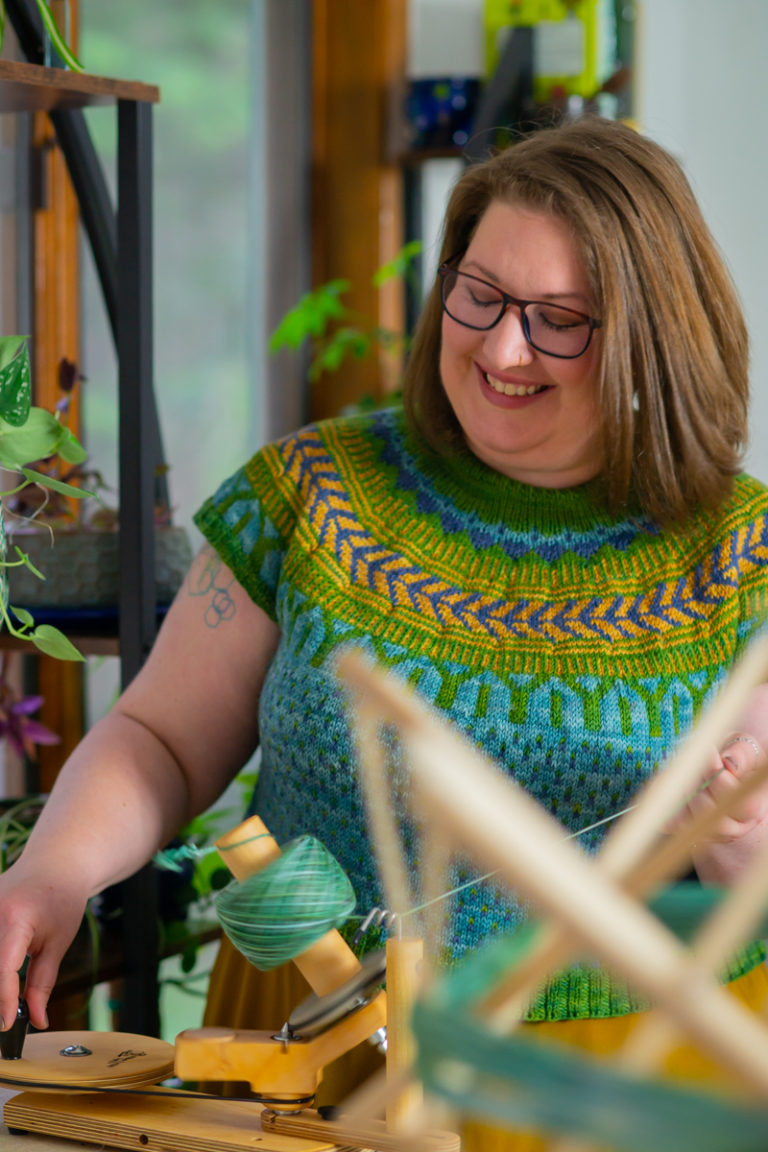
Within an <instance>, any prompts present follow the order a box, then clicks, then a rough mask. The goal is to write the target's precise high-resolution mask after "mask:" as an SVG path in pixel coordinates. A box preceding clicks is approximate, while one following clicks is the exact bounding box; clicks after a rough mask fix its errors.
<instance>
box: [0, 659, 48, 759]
mask: <svg viewBox="0 0 768 1152" xmlns="http://www.w3.org/2000/svg"><path fill="white" fill-rule="evenodd" d="M42 703H43V697H42V696H23V697H22V696H19V695H18V693H16V692H14V690H13V689H12V688H11V687H10V685H9V684H8V683H7V682H6V681H5V680H3V679H0V740H7V741H8V743H9V744H10V746H11V748H13V749H14V750H15V751H16V752H18V754H19V755H20V756H28V757H29V758H30V760H35V759H36V758H37V745H38V744H58V743H59V737H58V736H57V735H56V733H55V732H51V730H50V728H46V727H45V725H44V724H41V723H40V722H39V720H33V719H32V718H31V713H32V712H37V710H38V708H39V707H40V705H41V704H42Z"/></svg>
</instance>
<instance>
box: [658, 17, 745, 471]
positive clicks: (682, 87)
mask: <svg viewBox="0 0 768 1152" xmlns="http://www.w3.org/2000/svg"><path fill="white" fill-rule="evenodd" d="M638 31H639V37H638V46H639V53H638V84H637V118H638V121H639V123H640V126H641V127H642V128H643V130H644V131H646V132H647V133H648V134H649V135H650V136H652V137H653V138H654V139H656V140H658V141H659V142H660V143H662V144H664V145H665V146H666V147H668V148H669V149H670V150H671V151H673V152H674V153H675V155H676V156H677V157H678V159H679V160H680V161H681V162H682V164H683V166H684V168H685V170H686V172H687V174H688V176H689V178H690V180H691V183H692V184H693V187H694V191H695V192H696V194H697V196H698V198H699V201H700V203H701V205H702V207H703V209H704V214H705V216H706V218H707V220H708V222H709V225H710V227H711V228H712V230H713V232H714V234H715V237H716V238H717V240H718V243H719V244H720V247H721V249H722V251H723V254H724V256H725V258H726V261H727V263H728V265H729V267H730V269H731V272H732V274H733V277H734V279H735V281H736V285H737V288H738V289H739V293H740V295H741V298H742V302H743V304H744V308H745V312H746V315H747V321H748V324H749V327H750V333H751V337H752V388H753V403H752V420H751V447H750V452H749V456H748V458H747V468H748V470H749V471H751V472H753V473H754V474H755V475H756V476H759V477H760V479H761V480H764V481H768V443H766V441H765V431H766V429H767V428H768V325H766V323H765V312H766V308H768V283H767V282H766V275H765V265H766V255H767V253H768V227H766V224H765V216H766V205H767V204H768V155H767V154H766V148H765V139H766V123H765V120H766V111H767V109H768V67H766V56H765V45H766V43H768V3H766V0H728V3H727V4H724V3H722V0H642V4H641V18H640V22H639V29H638Z"/></svg>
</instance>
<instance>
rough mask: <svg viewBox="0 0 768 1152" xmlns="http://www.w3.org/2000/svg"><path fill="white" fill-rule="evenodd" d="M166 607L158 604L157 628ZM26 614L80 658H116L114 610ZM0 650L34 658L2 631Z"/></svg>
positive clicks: (33, 611)
mask: <svg viewBox="0 0 768 1152" xmlns="http://www.w3.org/2000/svg"><path fill="white" fill-rule="evenodd" d="M168 608H169V605H168V604H158V606H157V620H156V626H157V628H159V627H160V625H161V624H162V622H163V619H164V618H165V615H166V613H167V611H168ZM29 612H30V613H31V614H32V616H33V617H34V619H35V623H36V624H52V625H53V626H54V628H58V629H59V630H60V631H61V632H63V633H64V635H65V636H66V637H67V639H68V640H71V641H72V643H73V644H74V645H75V647H76V648H78V649H79V650H80V651H81V652H82V654H83V655H84V656H119V655H120V637H119V634H118V633H119V620H118V615H117V609H115V611H114V614H112V613H111V612H106V611H105V612H103V613H97V614H95V615H94V614H93V613H89V612H87V611H83V612H82V613H78V612H76V611H74V610H72V609H70V610H69V611H64V612H62V613H61V615H58V614H57V613H56V612H54V611H52V610H51V609H46V610H45V611H42V610H41V609H35V608H30V609H29ZM0 651H5V652H25V653H26V654H27V655H28V656H34V655H35V653H36V649H35V648H34V647H33V646H32V645H31V644H30V642H29V640H19V639H17V638H16V637H15V636H11V635H10V633H9V632H7V631H5V629H3V630H2V631H0Z"/></svg>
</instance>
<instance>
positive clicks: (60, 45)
mask: <svg viewBox="0 0 768 1152" xmlns="http://www.w3.org/2000/svg"><path fill="white" fill-rule="evenodd" d="M35 3H36V4H37V10H38V12H39V13H40V18H41V20H42V21H43V28H44V29H45V33H46V35H47V36H48V37H49V39H50V42H51V44H52V46H53V48H54V49H55V50H56V52H58V54H59V56H60V57H61V59H62V61H63V63H64V64H66V66H67V68H71V70H72V71H73V72H82V71H83V66H82V64H81V63H80V61H79V60H78V58H77V56H75V54H74V52H73V51H72V50H71V48H70V47H69V45H68V44H67V42H66V40H65V39H64V37H63V36H62V34H61V31H60V30H59V26H58V24H57V23H56V21H55V19H54V16H53V13H52V12H51V9H50V8H49V7H48V4H47V3H46V0H35ZM5 21H6V11H5V3H4V0H0V48H2V46H3V39H4V36H5Z"/></svg>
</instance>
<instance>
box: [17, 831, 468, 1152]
mask: <svg viewBox="0 0 768 1152" xmlns="http://www.w3.org/2000/svg"><path fill="white" fill-rule="evenodd" d="M216 847H217V849H218V850H219V852H220V854H221V856H222V859H223V860H224V861H225V863H226V864H227V867H228V868H229V870H230V871H231V872H232V874H233V876H234V878H235V880H236V881H237V882H240V883H242V882H244V881H245V880H246V879H247V878H248V877H250V876H252V875H254V874H255V873H256V872H258V871H259V870H261V869H264V868H266V867H267V866H268V865H269V864H270V863H271V862H272V861H274V860H276V859H277V858H278V857H279V856H280V848H279V846H278V844H277V842H276V841H275V840H274V839H273V838H272V837H271V836H270V835H269V833H268V831H267V829H266V828H265V826H264V824H263V823H262V821H261V820H260V819H259V818H258V817H251V818H250V819H249V820H246V821H245V823H244V824H242V825H240V826H239V827H237V828H235V829H233V830H232V831H231V832H229V833H227V835H226V836H224V837H222V839H221V840H219V841H218V842H217V845H216ZM389 943H390V944H392V943H393V941H390V942H389ZM392 955H393V953H392V952H390V949H389V946H388V949H387V958H386V960H385V957H384V953H383V952H377V953H372V954H370V955H369V956H367V957H366V958H365V959H364V960H363V961H362V962H361V961H360V960H359V959H358V958H357V956H356V955H355V954H354V952H353V951H352V949H351V948H350V947H349V946H348V945H347V944H346V942H345V941H344V939H343V938H342V936H341V935H340V934H339V932H338V931H336V930H335V929H332V930H330V931H325V932H324V934H323V935H321V936H320V938H319V939H317V940H315V942H314V943H312V944H310V946H309V947H307V948H306V949H305V950H304V951H303V952H301V954H299V955H297V956H294V957H293V958H292V960H293V963H295V964H296V965H297V967H298V968H299V969H300V971H301V972H302V974H303V975H304V977H305V978H306V980H307V981H308V983H309V985H310V987H311V988H312V995H311V996H310V997H309V998H308V999H307V1000H305V1001H304V1002H303V1003H302V1004H300V1005H299V1006H298V1007H297V1008H296V1010H295V1011H294V1012H293V1013H292V1014H291V1016H290V1017H289V1019H288V1021H287V1022H285V1023H284V1024H283V1025H282V1027H280V1028H279V1030H277V1031H275V1032H268V1031H255V1030H243V1031H237V1030H232V1029H225V1028H199V1029H191V1030H188V1031H184V1032H182V1033H180V1035H179V1036H177V1038H176V1043H175V1046H174V1045H171V1044H168V1043H166V1042H164V1041H162V1040H156V1039H153V1038H150V1037H145V1036H136V1035H128V1034H123V1033H99V1032H72V1033H48V1032H39V1033H34V1034H32V1035H26V1033H27V1025H28V1016H27V1012H26V1005H25V1004H24V1002H23V1000H22V1001H20V1004H19V1013H18V1017H17V1020H16V1022H15V1023H14V1026H13V1027H12V1028H11V1029H10V1030H9V1031H8V1032H6V1033H4V1034H2V1041H1V1045H2V1046H1V1047H0V1055H1V1056H2V1060H0V1084H3V1085H4V1086H5V1087H10V1088H16V1087H18V1088H19V1089H21V1090H22V1091H20V1092H19V1094H18V1095H15V1096H13V1097H11V1099H10V1100H9V1101H8V1102H7V1103H6V1105H5V1108H4V1112H3V1119H4V1122H5V1124H6V1125H7V1126H8V1128H9V1129H10V1130H11V1131H12V1132H37V1133H47V1134H51V1135H57V1136H59V1137H65V1138H70V1139H74V1140H80V1141H87V1142H91V1143H96V1144H106V1145H108V1146H111V1147H117V1148H129V1149H135V1148H144V1149H148V1150H149V1152H167V1150H168V1149H169V1148H173V1149H179V1150H182V1149H183V1150H187V1149H189V1150H190V1152H198V1150H199V1152H237V1150H240V1149H254V1147H258V1149H259V1152H294V1150H295V1152H324V1150H326V1149H328V1150H331V1149H339V1148H344V1149H346V1148H349V1149H352V1148H361V1147H376V1148H380V1149H388V1148H391V1149H395V1148H397V1149H399V1148H401V1147H403V1145H402V1143H401V1142H399V1140H398V1138H397V1136H396V1135H395V1134H393V1133H391V1132H390V1131H388V1129H387V1126H386V1125H385V1123H384V1122H383V1121H382V1122H379V1121H371V1122H366V1123H365V1124H364V1125H361V1124H356V1125H354V1126H353V1127H352V1128H348V1127H347V1126H345V1124H344V1120H343V1117H342V1118H339V1119H337V1120H334V1121H326V1120H323V1119H322V1118H321V1117H320V1116H319V1115H318V1113H317V1112H314V1111H312V1110H311V1106H312V1104H313V1102H314V1097H315V1093H316V1091H317V1087H318V1084H319V1082H320V1079H321V1077H322V1072H323V1068H324V1067H325V1065H326V1064H328V1063H330V1062H331V1061H332V1060H335V1059H336V1058H337V1057H338V1056H341V1055H343V1054H344V1053H345V1052H348V1051H350V1050H351V1049H352V1048H354V1047H355V1046H356V1045H357V1044H359V1043H361V1042H363V1041H365V1040H369V1039H370V1040H372V1042H374V1043H379V1044H380V1045H381V1046H382V1047H385V1043H386V1042H385V1036H386V1025H387V999H386V993H385V992H384V991H383V988H382V984H383V983H384V982H385V980H386V976H387V964H388V963H390V962H391V956H392ZM390 1011H391V1006H390ZM172 1075H175V1076H177V1077H178V1078H180V1079H181V1080H184V1081H194V1082H197V1083H200V1084H201V1085H202V1087H203V1088H204V1086H205V1083H206V1082H207V1081H216V1082H222V1081H237V1082H245V1083H247V1084H248V1085H250V1088H251V1091H252V1092H253V1094H254V1099H253V1100H250V1099H249V1100H234V1099H225V1098H222V1097H213V1096H208V1095H205V1094H204V1093H203V1092H190V1091H183V1090H177V1089H173V1088H164V1087H162V1086H161V1082H162V1081H164V1080H166V1079H168V1078H169V1077H170V1076H172ZM419 1147H420V1148H424V1149H427V1150H430V1152H458V1148H459V1140H458V1137H456V1136H455V1135H454V1134H452V1133H439V1132H430V1133H428V1134H427V1135H426V1136H425V1137H423V1138H422V1139H421V1140H420V1143H419Z"/></svg>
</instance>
